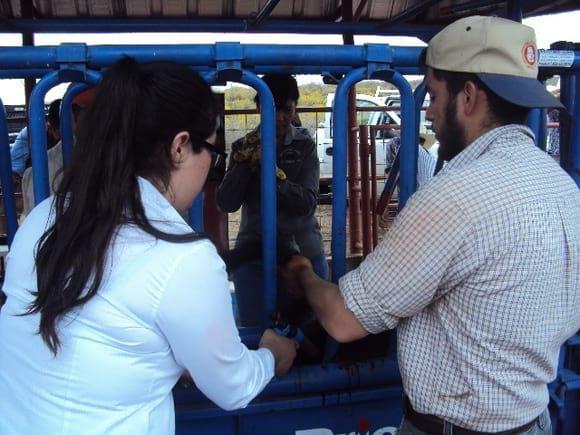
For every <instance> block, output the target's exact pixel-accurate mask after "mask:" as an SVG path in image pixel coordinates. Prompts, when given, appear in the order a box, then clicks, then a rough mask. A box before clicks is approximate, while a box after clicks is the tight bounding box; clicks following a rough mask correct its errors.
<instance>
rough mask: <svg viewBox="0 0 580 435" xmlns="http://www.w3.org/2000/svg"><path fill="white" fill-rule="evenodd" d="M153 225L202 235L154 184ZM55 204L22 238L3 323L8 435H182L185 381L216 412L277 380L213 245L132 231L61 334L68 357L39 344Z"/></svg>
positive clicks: (148, 195)
mask: <svg viewBox="0 0 580 435" xmlns="http://www.w3.org/2000/svg"><path fill="white" fill-rule="evenodd" d="M139 186H140V189H141V197H142V202H143V205H144V208H145V210H146V213H147V216H148V218H149V220H150V221H151V222H152V223H153V224H154V225H155V226H156V227H157V228H159V229H162V230H164V231H167V232H172V233H174V234H177V233H185V232H190V231H191V228H189V227H188V226H187V224H186V223H185V221H183V219H182V218H181V217H180V216H179V214H178V213H177V212H176V211H175V209H174V208H173V207H172V206H171V205H170V204H169V202H168V201H167V200H166V199H165V198H164V197H163V196H162V195H161V194H160V193H159V192H158V191H157V189H155V187H153V185H152V184H151V183H149V182H148V181H146V180H144V179H140V180H139ZM51 203H52V198H49V199H47V200H45V201H44V202H42V203H41V204H40V205H39V206H38V207H36V208H35V209H34V210H33V211H32V212H31V213H30V215H29V216H28V218H27V219H26V221H25V222H24V224H23V225H22V226H21V227H20V229H19V230H18V232H17V234H16V237H15V240H14V243H13V245H12V249H11V251H10V253H9V255H8V267H7V273H6V280H5V282H4V287H3V291H4V292H5V293H6V295H7V297H8V298H7V301H6V305H4V307H3V308H2V311H1V314H0V410H1V414H2V415H1V417H0V433H1V434H41V433H42V434H49V435H53V434H54V435H57V434H58V435H65V434H79V433H82V434H108V435H113V434H172V433H174V425H175V422H174V420H175V417H174V408H173V398H172V395H171V390H172V388H173V386H174V385H175V383H176V382H177V380H178V378H179V376H180V375H181V373H182V372H183V371H184V370H188V371H189V373H190V374H191V376H192V377H193V380H194V381H195V383H196V385H197V387H198V388H199V389H200V390H201V391H202V392H203V393H204V394H205V395H206V396H207V397H208V398H209V399H211V400H212V401H213V402H215V403H216V404H217V405H219V406H221V407H223V408H226V409H235V408H240V407H244V406H246V405H247V404H248V402H249V401H250V400H252V399H253V398H254V397H255V396H256V395H257V394H259V393H260V391H262V389H263V388H264V387H265V385H266V384H267V383H268V382H269V381H270V379H271V378H272V376H273V374H274V358H273V356H272V354H271V352H270V351H268V350H266V349H260V350H258V351H250V350H248V349H247V348H246V347H245V346H244V345H243V344H242V343H241V340H240V337H239V334H238V330H237V328H236V325H235V322H234V317H233V314H232V309H231V301H230V293H229V289H228V280H227V275H226V271H225V266H224V263H223V262H222V260H221V259H220V257H219V256H218V254H217V252H216V250H215V248H214V246H213V245H212V244H211V243H210V242H209V241H205V240H204V241H196V242H191V243H182V244H176V243H169V242H165V241H161V240H157V239H155V238H154V237H152V236H150V235H148V234H145V233H144V232H143V231H141V230H140V229H138V228H136V227H135V226H130V225H124V226H122V227H120V228H119V231H118V234H117V236H116V238H115V239H114V242H113V243H112V246H111V248H110V249H109V254H108V259H107V266H106V268H105V274H104V277H103V283H102V285H101V287H100V288H99V291H98V293H97V295H96V296H94V297H93V298H92V299H91V300H89V301H88V302H87V303H86V304H84V305H83V306H82V307H80V308H78V309H75V310H74V312H70V313H69V314H67V315H66V316H65V318H64V319H62V320H61V321H60V322H59V323H58V328H59V338H60V340H61V343H62V347H61V349H60V351H59V353H58V354H57V356H56V358H55V357H53V355H52V354H51V352H50V351H49V349H48V347H47V346H46V344H45V343H44V342H43V341H42V339H41V337H40V336H39V335H38V334H37V333H36V332H37V331H38V322H39V315H38V314H35V315H28V316H17V315H18V314H22V313H24V312H25V311H26V308H27V307H28V306H29V304H30V303H31V302H32V301H33V297H32V295H31V293H30V292H32V291H36V288H37V287H36V274H35V271H34V258H33V256H34V247H35V244H36V242H37V240H38V239H39V237H40V236H41V235H42V233H43V231H44V230H45V227H46V223H47V222H49V220H50V219H49V213H50V208H51Z"/></svg>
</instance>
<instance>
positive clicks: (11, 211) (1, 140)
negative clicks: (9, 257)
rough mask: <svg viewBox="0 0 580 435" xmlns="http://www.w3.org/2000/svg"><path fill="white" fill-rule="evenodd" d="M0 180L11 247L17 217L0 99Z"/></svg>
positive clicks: (2, 106)
mask: <svg viewBox="0 0 580 435" xmlns="http://www.w3.org/2000/svg"><path fill="white" fill-rule="evenodd" d="M0 180H1V181H2V195H3V201H4V211H5V213H6V231H7V233H8V234H7V236H8V246H10V245H12V240H14V235H15V234H16V230H17V229H18V216H17V215H16V199H15V198H14V188H13V185H12V164H11V159H10V143H9V141H8V125H7V124H6V112H5V111H4V103H3V102H2V100H1V99H0Z"/></svg>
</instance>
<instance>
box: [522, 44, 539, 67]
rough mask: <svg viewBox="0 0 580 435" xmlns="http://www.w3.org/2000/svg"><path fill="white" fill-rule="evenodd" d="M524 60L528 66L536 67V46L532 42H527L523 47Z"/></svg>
mask: <svg viewBox="0 0 580 435" xmlns="http://www.w3.org/2000/svg"><path fill="white" fill-rule="evenodd" d="M522 58H523V60H524V63H525V64H526V65H527V66H530V67H534V66H536V60H537V56H536V46H535V44H533V43H531V42H526V43H525V44H524V46H523V47H522Z"/></svg>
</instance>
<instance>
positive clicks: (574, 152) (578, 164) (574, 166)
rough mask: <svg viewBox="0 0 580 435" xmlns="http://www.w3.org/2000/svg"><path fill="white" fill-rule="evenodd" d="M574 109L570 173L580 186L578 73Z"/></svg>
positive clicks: (578, 75) (579, 99)
mask: <svg viewBox="0 0 580 435" xmlns="http://www.w3.org/2000/svg"><path fill="white" fill-rule="evenodd" d="M574 84H575V92H574V110H573V112H572V122H571V132H570V147H569V152H568V165H567V166H568V167H569V170H568V173H569V174H570V176H571V177H572V178H573V179H574V181H575V182H576V185H577V186H578V187H580V74H576V79H575V83H574ZM560 157H562V156H560Z"/></svg>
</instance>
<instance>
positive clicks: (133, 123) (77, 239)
mask: <svg viewBox="0 0 580 435" xmlns="http://www.w3.org/2000/svg"><path fill="white" fill-rule="evenodd" d="M216 116H217V107H216V103H215V100H214V96H213V94H212V91H211V88H210V87H209V86H208V85H207V84H206V83H205V81H204V80H203V79H202V78H201V77H200V76H199V75H198V74H197V73H195V72H193V71H191V70H190V69H189V68H187V67H186V66H184V65H180V64H177V63H170V62H164V63H161V62H159V63H150V64H145V65H141V66H139V65H138V64H137V63H136V62H135V61H134V60H133V59H131V58H123V59H121V60H120V61H118V62H117V63H116V64H115V65H113V66H112V67H111V68H110V69H109V70H108V71H107V72H106V73H105V75H104V76H103V79H102V82H101V84H100V85H99V87H98V88H97V92H96V95H95V99H94V102H93V103H92V105H91V106H90V108H89V109H88V110H87V112H86V113H85V114H84V116H83V117H82V119H81V121H80V126H79V129H78V137H77V141H76V144H75V147H74V150H73V155H72V159H71V162H70V166H69V167H68V168H67V170H66V171H65V173H64V176H63V180H62V182H61V184H60V186H59V188H58V189H57V191H56V193H55V202H54V207H55V209H54V212H55V220H54V224H53V225H52V226H51V227H50V228H49V229H48V230H47V231H46V232H45V233H44V234H43V235H42V237H41V238H40V240H39V243H38V251H37V254H36V270H37V285H38V292H37V293H36V294H35V301H34V302H33V303H32V305H31V306H30V309H29V310H28V313H40V326H39V333H40V334H41V336H42V338H43V340H44V341H45V343H46V344H47V345H48V347H49V348H50V349H51V351H52V352H53V353H54V354H55V355H56V353H57V351H58V348H59V347H60V341H59V338H58V332H57V321H58V320H59V319H60V318H62V316H63V315H65V314H66V313H67V312H69V311H70V310H71V309H73V308H74V307H76V306H79V305H82V304H84V303H85V302H87V301H88V300H89V299H91V298H92V297H93V296H94V295H95V294H96V293H97V291H98V289H99V287H100V285H101V283H102V280H103V271H104V266H105V260H106V254H107V249H108V247H109V245H110V243H111V240H112V238H113V237H114V233H115V231H116V228H117V227H118V226H119V225H121V224H125V223H131V224H135V225H137V226H138V227H139V228H141V229H142V230H143V231H145V232H147V233H148V234H151V235H153V236H154V237H156V238H159V239H162V240H166V241H170V242H175V243H183V242H189V241H193V240H197V239H200V238H203V236H201V235H199V234H196V233H193V232H192V233H189V234H168V233H165V232H162V231H160V230H158V229H157V228H155V227H154V226H153V225H152V224H151V223H150V222H149V221H148V219H147V218H146V216H145V211H144V209H143V204H142V203H141V196H140V192H139V184H138V176H142V177H145V178H148V179H149V180H152V181H154V182H155V183H156V184H157V185H161V186H164V187H165V188H168V185H169V178H170V172H171V170H172V169H173V162H172V159H171V156H170V145H171V142H172V139H173V138H174V137H175V135H176V134H177V133H178V132H180V131H188V132H189V133H190V136H191V138H192V143H193V144H194V145H193V151H194V152H200V151H201V147H200V146H199V145H196V139H197V140H198V143H200V142H199V141H201V140H203V139H206V138H207V137H209V136H211V134H212V133H213V131H214V130H215V120H216ZM87 287H88V289H87ZM85 289H86V290H85Z"/></svg>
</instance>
